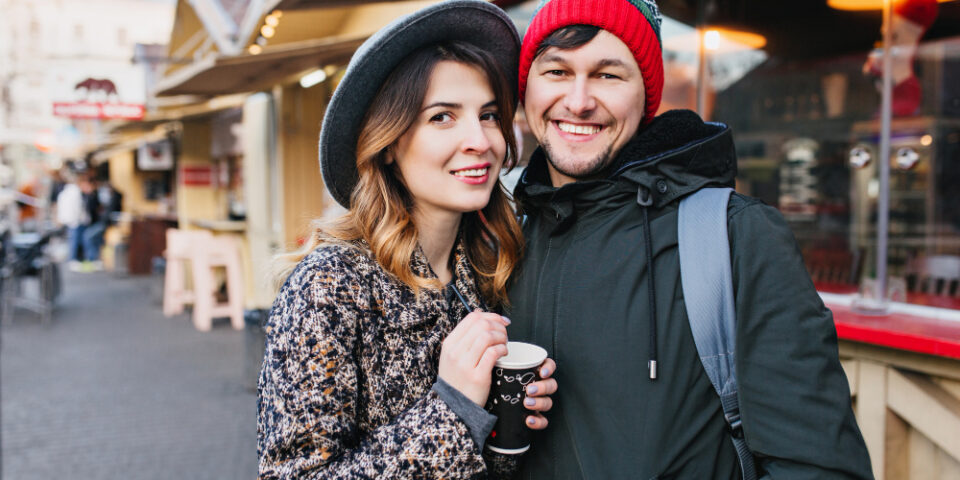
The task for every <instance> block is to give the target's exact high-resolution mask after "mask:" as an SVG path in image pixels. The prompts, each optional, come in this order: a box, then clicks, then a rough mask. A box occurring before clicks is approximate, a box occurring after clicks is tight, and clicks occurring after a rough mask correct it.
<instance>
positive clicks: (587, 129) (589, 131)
mask: <svg viewBox="0 0 960 480" xmlns="http://www.w3.org/2000/svg"><path fill="white" fill-rule="evenodd" d="M557 126H558V127H560V130H561V131H564V132H567V133H575V134H577V135H593V134H594V133H597V132H599V131H600V127H598V126H596V125H574V124H572V123H564V122H557Z"/></svg>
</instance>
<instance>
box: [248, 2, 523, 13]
mask: <svg viewBox="0 0 960 480" xmlns="http://www.w3.org/2000/svg"><path fill="white" fill-rule="evenodd" d="M397 1H402V0H271V2H268V4H269V3H273V6H272V7H270V8H267V9H265V10H264V11H272V10H306V9H308V8H329V7H343V6H354V5H360V4H364V3H383V2H397ZM523 1H524V0H493V2H492V3H495V4H497V5H499V6H500V7H502V8H507V7H509V6H511V5H514V4H517V3H521V2H523Z"/></svg>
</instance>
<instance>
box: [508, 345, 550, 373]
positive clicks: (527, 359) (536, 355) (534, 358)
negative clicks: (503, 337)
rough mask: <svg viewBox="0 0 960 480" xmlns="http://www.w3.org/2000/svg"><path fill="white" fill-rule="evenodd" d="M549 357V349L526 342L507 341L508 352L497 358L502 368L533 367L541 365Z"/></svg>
mask: <svg viewBox="0 0 960 480" xmlns="http://www.w3.org/2000/svg"><path fill="white" fill-rule="evenodd" d="M546 359H547V351H546V350H544V349H543V348H541V347H539V346H537V345H534V344H532V343H526V342H507V354H506V355H505V356H502V357H500V359H499V360H497V366H498V367H500V368H511V369H521V368H531V367H536V366H539V365H540V364H541V363H543V361H544V360H546Z"/></svg>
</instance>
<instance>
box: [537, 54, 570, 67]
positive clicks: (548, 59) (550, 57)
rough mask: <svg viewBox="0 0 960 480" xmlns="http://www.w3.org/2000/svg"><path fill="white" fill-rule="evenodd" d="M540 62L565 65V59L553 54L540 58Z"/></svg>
mask: <svg viewBox="0 0 960 480" xmlns="http://www.w3.org/2000/svg"><path fill="white" fill-rule="evenodd" d="M540 61H541V62H556V63H563V64H566V63H567V60H566V59H564V58H563V57H561V56H560V55H557V54H555V53H552V54H545V55H543V56H542V57H540Z"/></svg>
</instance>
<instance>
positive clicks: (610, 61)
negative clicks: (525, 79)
mask: <svg viewBox="0 0 960 480" xmlns="http://www.w3.org/2000/svg"><path fill="white" fill-rule="evenodd" d="M540 61H541V62H545V63H562V64H564V65H566V64H567V60H566V59H565V58H563V57H561V56H560V55H557V54H546V55H544V56H542V57H540ZM594 67H595V68H604V67H621V68H627V63H626V62H624V61H623V60H621V59H619V58H601V59H600V60H597V62H596V63H595V64H594Z"/></svg>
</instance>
